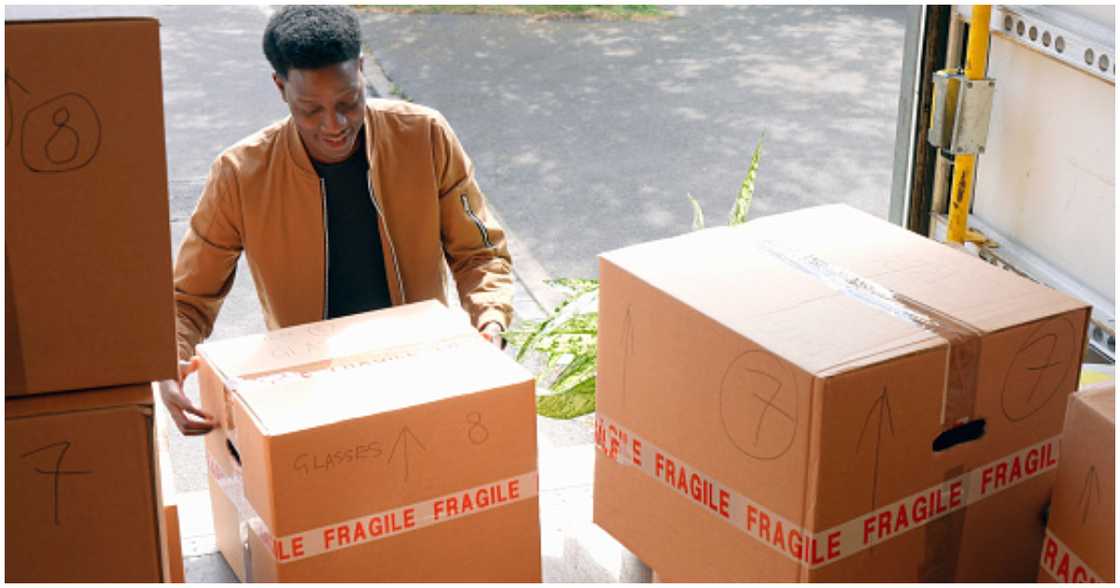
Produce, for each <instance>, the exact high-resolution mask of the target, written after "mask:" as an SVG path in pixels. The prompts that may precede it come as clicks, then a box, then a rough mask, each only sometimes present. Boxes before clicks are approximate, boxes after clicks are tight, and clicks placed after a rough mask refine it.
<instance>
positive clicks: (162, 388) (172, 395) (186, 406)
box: [159, 355, 217, 435]
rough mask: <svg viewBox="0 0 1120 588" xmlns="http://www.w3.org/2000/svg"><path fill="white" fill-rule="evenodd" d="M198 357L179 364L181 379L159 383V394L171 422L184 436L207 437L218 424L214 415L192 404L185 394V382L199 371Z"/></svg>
mask: <svg viewBox="0 0 1120 588" xmlns="http://www.w3.org/2000/svg"><path fill="white" fill-rule="evenodd" d="M198 362H199V359H198V356H197V355H196V356H194V357H192V358H191V360H190V361H180V362H179V379H178V380H162V381H160V383H159V394H160V396H161V397H162V398H163V404H164V405H165V406H167V412H169V413H170V414H171V420H173V421H175V426H176V427H179V432H180V433H182V434H184V435H205V434H206V433H209V432H210V430H211V429H213V428H214V426H215V425H216V424H217V421H216V420H215V419H214V417H213V416H212V415H210V414H209V413H207V412H205V411H203V410H202V409H200V408H198V407H197V406H195V405H194V404H192V403H191V400H190V399H189V398H187V395H186V394H184V393H183V381H184V380H186V379H187V376H189V375H191V374H192V373H194V372H195V370H197V369H198Z"/></svg>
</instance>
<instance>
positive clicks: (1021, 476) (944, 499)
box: [595, 415, 1059, 569]
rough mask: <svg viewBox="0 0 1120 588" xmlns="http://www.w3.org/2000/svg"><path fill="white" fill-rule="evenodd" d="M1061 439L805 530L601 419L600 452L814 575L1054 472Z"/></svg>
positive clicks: (597, 420)
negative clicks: (845, 519) (834, 523)
mask: <svg viewBox="0 0 1120 588" xmlns="http://www.w3.org/2000/svg"><path fill="white" fill-rule="evenodd" d="M1058 439H1059V437H1058V436H1055V437H1051V438H1049V439H1046V440H1044V441H1041V442H1039V443H1035V444H1033V445H1031V446H1029V447H1026V448H1024V449H1022V450H1020V451H1017V452H1015V453H1012V454H1010V455H1008V456H1006V457H1003V458H1000V459H998V460H996V461H993V462H991V463H989V464H986V465H983V466H981V467H978V468H976V469H973V470H971V471H968V472H965V473H963V474H961V475H959V476H956V477H953V478H950V479H948V480H945V481H944V482H942V483H940V484H938V485H936V486H931V487H929V488H926V489H924V490H921V491H919V492H915V493H914V494H911V495H909V496H907V497H905V498H902V499H900V500H897V501H895V502H892V503H891V504H888V505H886V506H883V507H881V508H878V509H876V510H873V511H871V512H868V513H865V514H862V515H860V516H858V517H855V518H853V519H851V520H849V521H848V522H846V523H842V524H840V525H837V526H835V527H832V528H829V529H825V530H823V531H817V530H815V529H806V528H804V527H802V526H801V525H800V524H799V523H797V522H794V521H791V520H789V519H787V518H785V517H783V516H781V515H779V514H778V513H776V512H775V511H773V510H772V509H770V508H767V507H766V506H765V505H762V504H760V503H759V502H757V501H755V500H753V499H751V498H750V497H748V496H744V495H742V494H739V493H738V492H736V491H735V490H733V489H731V488H730V487H729V486H728V485H727V484H724V483H722V482H720V481H719V480H716V479H715V478H713V477H711V476H709V475H707V474H705V473H704V472H702V471H700V470H698V469H696V468H695V467H693V466H692V465H691V464H688V463H685V462H684V461H682V460H680V459H678V458H677V457H675V456H673V455H671V454H669V453H668V452H666V451H664V450H663V449H661V448H660V447H657V446H656V445H654V444H653V443H651V442H650V441H648V440H646V439H644V438H642V437H640V436H638V435H636V434H634V433H633V432H632V431H630V430H628V429H626V428H625V427H623V426H622V425H620V424H618V423H617V422H616V421H613V420H611V419H610V418H607V417H604V416H601V415H597V416H596V418H595V445H596V448H597V449H598V450H599V451H601V452H602V453H603V454H604V455H605V456H606V457H608V458H610V459H611V460H613V461H614V462H615V463H618V464H620V465H622V466H630V467H635V468H638V469H639V470H641V471H642V472H643V473H644V474H646V475H647V476H649V477H650V478H653V479H654V480H656V481H657V482H658V483H660V484H663V485H664V486H666V487H668V488H669V489H671V490H672V491H673V492H675V493H677V494H679V495H680V496H681V497H682V498H684V499H686V500H688V501H690V502H692V503H693V504H695V505H696V506H698V507H700V508H702V509H703V510H704V511H706V512H708V513H709V514H710V515H712V516H715V517H717V518H719V519H722V520H723V521H724V522H726V523H727V524H729V525H731V526H733V527H735V528H736V529H739V530H740V531H742V532H743V533H745V534H746V535H748V536H750V537H751V538H753V539H755V540H757V541H759V542H761V543H764V544H765V545H767V546H768V547H770V548H771V549H773V550H774V551H776V552H778V553H780V554H782V555H783V556H785V557H786V558H788V559H791V560H793V561H796V562H798V563H800V564H802V566H803V567H805V568H808V569H818V568H822V567H824V566H827V565H830V564H833V563H836V562H837V561H840V560H842V559H844V558H846V557H849V556H852V555H854V554H856V553H859V552H861V551H863V550H865V549H868V548H870V547H873V546H875V545H877V544H879V543H882V542H884V541H889V540H891V539H894V538H895V537H898V536H900V535H903V534H905V533H908V532H910V531H913V530H914V529H918V528H921V527H923V526H925V525H927V524H929V523H930V522H932V521H935V520H938V519H940V518H942V517H944V516H947V515H949V514H950V513H953V512H956V511H958V510H961V509H963V508H967V507H968V506H971V505H973V504H976V503H977V502H980V501H981V500H984V499H985V498H988V497H989V496H993V495H995V494H998V493H1000V492H1002V491H1004V490H1006V489H1008V488H1011V487H1012V486H1015V485H1018V484H1020V483H1021V482H1024V481H1026V480H1029V479H1031V478H1034V477H1037V476H1039V475H1041V474H1043V473H1045V472H1047V471H1050V470H1052V469H1054V467H1056V466H1057V464H1058Z"/></svg>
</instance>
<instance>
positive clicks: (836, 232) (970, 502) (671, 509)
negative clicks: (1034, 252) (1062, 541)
mask: <svg viewBox="0 0 1120 588" xmlns="http://www.w3.org/2000/svg"><path fill="white" fill-rule="evenodd" d="M600 260H601V261H600V278H601V291H600V301H599V305H600V306H599V309H600V319H599V320H600V328H599V365H598V378H599V379H598V391H597V392H598V395H597V403H598V414H597V419H596V420H597V423H596V443H597V446H598V447H599V449H600V451H599V452H597V459H596V467H595V510H594V518H595V521H596V523H598V524H599V525H600V526H602V527H603V528H604V529H606V530H607V531H608V532H610V533H611V534H612V535H614V536H615V537H616V538H617V539H618V540H619V541H621V542H622V543H623V544H624V545H626V546H627V547H628V548H630V549H631V550H632V551H633V552H634V553H635V554H636V555H638V556H639V557H640V558H641V559H642V560H643V561H645V562H646V563H648V564H650V566H651V567H652V568H653V569H654V570H656V571H657V572H658V574H659V576H660V577H661V578H663V579H666V580H670V581H675V580H693V581H727V580H738V581H841V580H842V581H851V580H856V581H876V580H896V581H913V580H925V581H943V580H1018V581H1026V580H1031V579H1033V578H1034V577H1035V576H1036V575H1037V567H1038V553H1039V550H1040V548H1041V546H1042V539H1043V530H1044V529H1043V523H1042V517H1041V515H1042V512H1043V509H1044V507H1045V504H1046V501H1047V499H1048V497H1049V495H1050V491H1051V488H1052V486H1053V482H1054V467H1055V465H1056V463H1057V460H1058V435H1059V433H1060V432H1061V429H1062V420H1063V418H1064V416H1065V408H1066V397H1067V396H1068V395H1069V394H1070V393H1071V392H1072V391H1073V390H1074V388H1075V385H1076V382H1077V377H1078V368H1079V366H1080V360H1081V355H1082V352H1083V348H1084V344H1085V341H1084V333H1085V324H1086V320H1087V316H1088V308H1087V307H1086V306H1085V305H1084V304H1083V303H1081V302H1079V301H1077V300H1073V299H1071V298H1069V297H1066V296H1064V295H1062V294H1059V293H1057V292H1055V291H1053V290H1050V289H1047V288H1045V287H1042V286H1039V285H1037V284H1035V283H1032V282H1029V281H1027V280H1025V279H1023V278H1021V277H1018V276H1016V275H1014V274H1012V273H1010V272H1006V271H1003V270H1000V269H997V268H994V267H992V266H990V265H988V264H986V263H984V262H983V261H981V260H978V259H975V258H973V257H971V256H969V255H966V254H963V253H961V252H958V251H954V250H952V249H951V248H948V247H945V246H943V245H940V244H937V243H934V242H932V241H930V240H927V239H924V238H922V237H919V236H917V235H914V234H912V233H909V232H907V231H905V230H903V229H901V228H898V227H895V226H893V225H891V224H889V223H886V222H883V221H881V220H879V219H876V218H873V217H871V216H869V215H866V214H864V213H861V212H857V211H855V210H854V209H851V208H848V207H844V206H827V207H819V208H812V209H806V210H802V211H798V212H795V213H790V214H784V215H779V216H772V217H766V218H761V219H758V220H755V221H752V222H751V223H749V224H747V225H746V226H743V227H738V228H734V229H732V228H719V229H710V230H706V231H700V232H696V233H692V234H689V235H686V236H683V237H679V238H674V239H668V240H663V241H657V242H652V243H647V244H643V245H639V246H635V247H630V248H627V249H622V250H619V251H614V252H611V253H608V254H605V255H603V256H602V257H601V258H600Z"/></svg>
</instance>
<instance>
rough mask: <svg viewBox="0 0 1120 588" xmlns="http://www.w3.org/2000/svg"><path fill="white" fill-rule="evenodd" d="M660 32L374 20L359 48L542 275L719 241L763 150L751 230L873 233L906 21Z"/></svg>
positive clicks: (745, 13)
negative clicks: (816, 208)
mask: <svg viewBox="0 0 1120 588" xmlns="http://www.w3.org/2000/svg"><path fill="white" fill-rule="evenodd" d="M674 12H675V14H676V18H672V19H669V20H664V21H660V22H653V23H650V22H632V23H626V22H587V21H576V20H562V21H538V20H532V19H528V18H510V17H497V16H475V17H462V16H452V15H426V16H420V15H408V16H406V15H394V14H370V15H368V16H366V17H365V18H364V19H363V22H364V31H365V39H366V43H367V46H368V48H369V49H370V50H371V51H372V53H373V54H374V55H375V56H376V57H377V59H378V60H380V62H381V64H382V65H383V67H384V69H385V71H386V73H387V74H388V76H389V77H390V78H391V79H392V80H393V81H395V82H396V83H397V84H398V85H399V86H400V87H401V88H402V89H403V90H404V92H405V93H406V94H407V96H408V97H410V98H411V99H413V100H414V101H416V102H420V103H423V104H428V105H431V106H434V107H436V108H438V109H439V110H441V111H442V112H443V113H444V114H445V115H446V116H447V117H448V120H449V121H450V122H451V124H452V126H453V127H454V128H455V129H456V130H457V132H458V133H459V134H460V136H461V137H462V140H463V143H464V144H465V145H466V147H467V150H468V152H469V153H471V155H472V157H473V158H474V160H475V162H476V164H477V167H478V177H479V181H480V182H481V184H482V187H483V189H484V190H485V191H486V193H487V195H488V196H489V197H490V199H491V200H492V201H493V203H494V206H495V207H496V208H497V209H498V210H499V211H500V212H501V213H502V215H503V217H504V219H505V221H506V223H507V224H508V225H509V226H510V227H511V228H512V229H513V230H514V231H516V232H517V233H518V234H519V235H521V236H522V237H523V240H525V241H526V246H527V247H528V249H529V250H531V251H532V252H533V254H534V255H535V256H536V258H537V259H538V260H540V262H541V265H542V266H543V267H544V268H545V270H546V271H547V273H549V274H551V275H553V276H592V275H594V274H595V273H596V261H595V258H596V255H597V254H598V253H600V252H603V251H608V250H611V249H614V248H617V247H621V246H625V245H628V244H633V243H638V242H642V241H647V240H651V239H657V238H663V237H668V236H672V235H676V234H679V233H681V232H685V231H687V230H689V227H690V224H691V209H690V207H689V204H688V201H687V199H686V198H685V195H686V194H688V193H691V194H692V195H693V196H695V197H696V198H698V199H699V200H700V201H701V203H702V204H703V205H704V210H705V212H706V213H707V217H708V219H709V221H710V222H711V223H712V224H725V223H726V218H727V212H728V210H729V209H730V206H731V199H732V198H733V196H734V195H735V194H736V193H737V192H738V187H739V183H740V182H741V181H742V179H743V176H744V175H745V172H746V169H747V164H748V162H749V160H750V154H751V151H752V149H753V148H754V145H755V141H756V140H757V139H758V137H759V135H760V134H761V133H763V132H765V133H766V145H765V146H764V154H763V160H762V165H761V169H760V171H759V176H758V189H757V192H756V197H755V198H756V199H755V204H754V211H753V214H754V215H756V216H762V215H766V214H772V213H776V212H783V211H788V210H793V209H797V208H801V207H804V206H809V205H814V204H823V203H832V202H845V203H848V204H851V205H854V206H856V207H858V208H861V209H863V210H866V211H868V212H871V213H873V214H877V215H879V216H883V217H886V214H887V209H888V200H889V193H890V185H891V164H892V161H893V154H894V152H893V149H894V134H895V121H896V118H897V108H898V95H899V80H900V72H901V65H902V40H903V35H904V32H905V27H904V20H903V17H904V15H905V12H906V8H905V7H895V6H874V7H853V6H826V7H816V6H802V7H797V6H734V7H712V6H688V7H680V8H676V9H674Z"/></svg>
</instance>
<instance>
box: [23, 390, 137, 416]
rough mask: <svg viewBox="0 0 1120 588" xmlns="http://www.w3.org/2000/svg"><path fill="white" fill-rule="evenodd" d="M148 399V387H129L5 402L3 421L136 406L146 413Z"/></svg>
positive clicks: (41, 395)
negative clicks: (143, 409)
mask: <svg viewBox="0 0 1120 588" xmlns="http://www.w3.org/2000/svg"><path fill="white" fill-rule="evenodd" d="M152 398H153V394H152V384H135V385H133V386H119V387H115V388H99V389H96V390H81V391H77V392H62V393H57V394H37V395H35V396H27V397H23V398H9V399H7V401H6V402H5V403H4V412H5V418H6V419H8V420H11V419H19V418H28V417H37V416H43V415H47V414H56V413H66V412H80V411H85V410H100V409H105V408H117V407H121V406H139V407H142V408H149V409H150V408H151V407H152V404H153V400H152Z"/></svg>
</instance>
